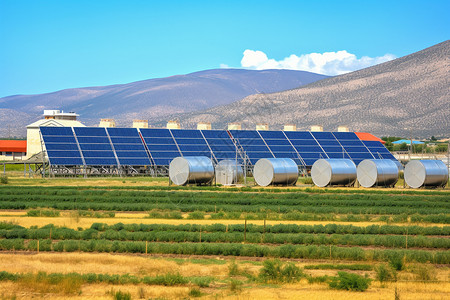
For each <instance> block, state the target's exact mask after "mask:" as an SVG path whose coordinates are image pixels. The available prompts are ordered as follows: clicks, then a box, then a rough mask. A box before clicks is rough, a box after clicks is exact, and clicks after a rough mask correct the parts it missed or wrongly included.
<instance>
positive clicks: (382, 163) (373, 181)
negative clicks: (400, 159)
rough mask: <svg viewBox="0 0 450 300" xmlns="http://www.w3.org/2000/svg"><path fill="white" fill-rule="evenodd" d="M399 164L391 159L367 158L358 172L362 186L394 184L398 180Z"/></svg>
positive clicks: (360, 165)
mask: <svg viewBox="0 0 450 300" xmlns="http://www.w3.org/2000/svg"><path fill="white" fill-rule="evenodd" d="M398 171H399V169H398V166H397V164H396V163H395V162H394V161H393V160H390V159H365V160H363V161H362V162H360V163H359V165H358V167H357V169H356V172H357V177H358V182H359V184H360V185H361V186H363V187H366V188H369V187H373V186H394V185H395V184H396V183H397V181H398Z"/></svg>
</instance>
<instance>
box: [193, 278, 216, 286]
mask: <svg viewBox="0 0 450 300" xmlns="http://www.w3.org/2000/svg"><path fill="white" fill-rule="evenodd" d="M213 281H214V277H192V278H191V282H192V283H193V284H196V285H198V286H199V287H209V285H210V284H211V282H213Z"/></svg>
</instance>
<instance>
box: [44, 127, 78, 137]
mask: <svg viewBox="0 0 450 300" xmlns="http://www.w3.org/2000/svg"><path fill="white" fill-rule="evenodd" d="M39 129H40V130H41V133H42V135H44V136H49V135H57V136H73V132H72V128H71V127H39Z"/></svg>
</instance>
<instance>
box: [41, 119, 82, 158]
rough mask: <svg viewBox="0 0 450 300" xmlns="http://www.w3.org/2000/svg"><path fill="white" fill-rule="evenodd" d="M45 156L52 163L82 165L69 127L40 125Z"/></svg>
mask: <svg viewBox="0 0 450 300" xmlns="http://www.w3.org/2000/svg"><path fill="white" fill-rule="evenodd" d="M40 130H41V134H42V139H43V140H44V144H45V149H46V151H47V156H48V159H49V161H50V164H52V165H63V166H76V165H83V159H82V158H81V153H80V151H79V149H78V145H77V142H76V140H75V137H74V135H73V131H72V128H71V127H40Z"/></svg>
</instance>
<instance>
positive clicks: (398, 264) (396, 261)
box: [389, 254, 405, 271]
mask: <svg viewBox="0 0 450 300" xmlns="http://www.w3.org/2000/svg"><path fill="white" fill-rule="evenodd" d="M389 265H391V267H392V268H393V269H394V270H397V271H401V270H403V269H405V259H404V257H402V256H400V255H399V254H396V255H393V256H391V257H390V258H389Z"/></svg>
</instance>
